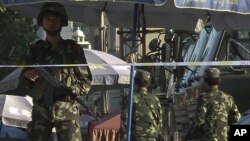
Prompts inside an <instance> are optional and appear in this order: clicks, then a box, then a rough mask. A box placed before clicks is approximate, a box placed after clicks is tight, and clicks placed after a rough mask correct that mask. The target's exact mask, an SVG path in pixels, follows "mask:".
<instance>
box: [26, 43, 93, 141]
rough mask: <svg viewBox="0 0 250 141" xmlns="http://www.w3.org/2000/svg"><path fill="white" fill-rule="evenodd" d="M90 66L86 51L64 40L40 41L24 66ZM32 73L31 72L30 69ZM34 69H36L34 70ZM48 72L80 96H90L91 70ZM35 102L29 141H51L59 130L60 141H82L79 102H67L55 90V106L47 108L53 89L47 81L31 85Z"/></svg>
mask: <svg viewBox="0 0 250 141" xmlns="http://www.w3.org/2000/svg"><path fill="white" fill-rule="evenodd" d="M36 63H38V64H86V63H87V62H86V58H85V56H84V52H83V50H82V48H81V47H80V46H79V45H77V44H76V42H74V41H73V40H63V39H62V41H61V43H60V44H58V45H54V46H53V45H51V44H50V43H49V42H47V41H43V40H39V41H37V42H35V43H34V44H32V45H31V46H30V48H29V51H28V54H27V56H26V59H25V61H24V64H36ZM26 69H30V68H26ZM31 69H32V68H31ZM46 69H47V71H48V72H49V73H50V74H51V75H52V76H54V77H55V78H57V79H59V80H60V81H61V82H62V83H64V84H65V85H67V86H68V87H70V88H71V89H72V91H73V92H74V93H75V94H77V95H86V94H87V93H88V91H89V90H90V87H91V81H92V76H91V72H90V69H89V67H49V68H46ZM23 81H24V83H27V84H28V85H27V87H29V88H30V93H29V95H30V96H31V97H32V98H33V103H34V105H33V110H32V121H31V122H30V123H29V124H28V130H27V134H28V135H27V137H28V141H48V138H49V135H50V133H51V131H52V127H56V131H57V136H58V137H59V138H60V141H64V140H65V141H78V140H79V141H81V135H80V126H79V115H80V113H79V107H78V105H77V103H76V102H75V101H69V100H66V98H65V94H63V93H62V92H61V91H60V90H58V89H54V91H53V93H52V100H53V104H52V105H51V106H49V107H47V106H46V100H45V96H44V95H45V92H46V90H47V88H48V86H49V85H50V84H49V83H48V82H47V81H45V80H44V79H42V80H39V81H37V82H28V80H25V79H23Z"/></svg>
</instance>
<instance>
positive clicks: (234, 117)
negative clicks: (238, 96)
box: [229, 96, 241, 124]
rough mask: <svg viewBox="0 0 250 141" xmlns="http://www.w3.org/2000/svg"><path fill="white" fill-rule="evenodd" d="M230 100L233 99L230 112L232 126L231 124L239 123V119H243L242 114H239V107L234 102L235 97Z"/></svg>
mask: <svg viewBox="0 0 250 141" xmlns="http://www.w3.org/2000/svg"><path fill="white" fill-rule="evenodd" d="M230 99H231V104H232V106H231V108H230V110H229V122H230V124H231V123H234V122H237V121H239V119H240V118H241V114H240V112H239V109H238V107H237V105H236V104H235V102H234V99H233V97H231V96H230Z"/></svg>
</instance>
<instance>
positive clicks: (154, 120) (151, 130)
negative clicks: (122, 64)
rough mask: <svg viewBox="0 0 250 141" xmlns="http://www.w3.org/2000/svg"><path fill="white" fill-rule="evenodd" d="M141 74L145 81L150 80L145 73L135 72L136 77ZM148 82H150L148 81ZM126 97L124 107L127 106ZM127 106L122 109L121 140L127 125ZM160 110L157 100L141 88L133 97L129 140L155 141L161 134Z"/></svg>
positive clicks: (124, 135)
mask: <svg viewBox="0 0 250 141" xmlns="http://www.w3.org/2000/svg"><path fill="white" fill-rule="evenodd" d="M140 74H142V75H143V76H142V77H144V78H145V79H148V78H150V74H149V73H148V72H146V71H137V73H136V76H135V77H137V76H138V75H140ZM149 82H150V81H149ZM128 103H129V101H128V97H126V100H125V101H124V105H125V104H126V105H128ZM128 108H129V107H128V106H124V107H122V115H121V120H122V124H121V138H122V140H125V138H126V133H127V124H128ZM161 127H162V110H161V105H160V101H159V99H158V98H157V97H156V96H154V95H152V94H150V93H148V91H147V88H146V87H142V88H141V89H140V91H139V92H137V93H135V95H134V96H133V111H132V127H131V138H132V140H133V141H156V140H157V139H158V136H159V135H160V134H161V133H160V130H161Z"/></svg>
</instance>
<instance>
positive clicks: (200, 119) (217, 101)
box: [190, 89, 241, 141]
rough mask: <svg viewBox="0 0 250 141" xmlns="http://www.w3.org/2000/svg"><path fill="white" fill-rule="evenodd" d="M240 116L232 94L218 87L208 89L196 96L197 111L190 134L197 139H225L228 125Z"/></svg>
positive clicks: (222, 140) (224, 140) (210, 140)
mask: <svg viewBox="0 0 250 141" xmlns="http://www.w3.org/2000/svg"><path fill="white" fill-rule="evenodd" d="M240 117H241V115H240V112H239V110H238V108H237V106H236V104H235V102H234V100H233V97H232V96H230V95H228V94H225V93H224V92H222V91H220V90H218V89H215V90H209V91H208V92H206V93H203V94H201V95H200V96H199V98H198V106H197V113H196V117H195V119H194V121H193V124H192V128H191V130H190V135H191V137H192V138H199V140H208V141H227V140H228V132H229V129H228V128H229V125H230V124H232V123H234V122H236V121H238V120H239V119H240Z"/></svg>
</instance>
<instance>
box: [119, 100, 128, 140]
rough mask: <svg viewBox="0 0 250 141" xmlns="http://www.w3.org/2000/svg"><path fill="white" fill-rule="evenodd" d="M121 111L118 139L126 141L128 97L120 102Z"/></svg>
mask: <svg viewBox="0 0 250 141" xmlns="http://www.w3.org/2000/svg"><path fill="white" fill-rule="evenodd" d="M121 107H122V109H121V127H120V132H121V135H120V139H121V141H123V140H126V136H127V129H128V128H127V125H128V96H126V97H124V99H123V100H122V106H121Z"/></svg>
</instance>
